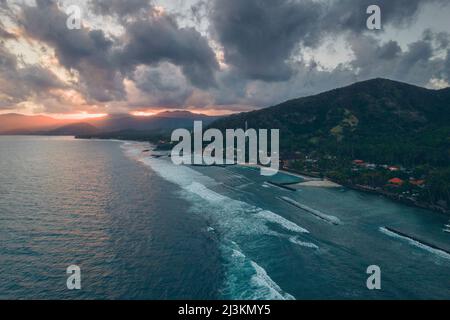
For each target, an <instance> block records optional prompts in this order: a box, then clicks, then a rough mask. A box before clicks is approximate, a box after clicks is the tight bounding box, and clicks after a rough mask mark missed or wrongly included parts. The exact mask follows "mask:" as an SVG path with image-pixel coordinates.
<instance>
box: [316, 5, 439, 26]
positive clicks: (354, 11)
mask: <svg viewBox="0 0 450 320" xmlns="http://www.w3.org/2000/svg"><path fill="white" fill-rule="evenodd" d="M427 2H428V3H431V2H442V3H443V2H444V0H428V1H424V0H339V1H333V3H332V5H331V6H330V7H328V10H327V12H326V14H325V16H324V19H322V27H323V28H324V29H326V30H327V31H333V30H334V31H336V32H341V31H342V30H351V31H353V32H356V33H362V32H365V31H366V30H367V28H366V20H367V13H366V10H367V8H368V7H369V6H370V5H378V6H379V7H380V9H381V14H382V19H383V24H385V25H386V24H392V25H396V26H402V25H405V24H407V23H409V22H411V20H412V19H414V17H415V16H416V14H417V13H418V12H419V10H420V8H421V6H422V5H423V4H425V3H427Z"/></svg>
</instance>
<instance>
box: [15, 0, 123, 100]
mask: <svg viewBox="0 0 450 320" xmlns="http://www.w3.org/2000/svg"><path fill="white" fill-rule="evenodd" d="M36 4H37V5H36V6H35V7H33V6H24V7H23V8H22V16H21V21H20V23H21V25H22V27H23V28H24V30H25V31H26V33H27V35H28V36H29V37H32V38H34V39H37V40H40V41H42V42H44V43H47V44H48V45H50V46H51V47H53V48H54V49H55V52H56V55H57V57H58V60H59V61H60V63H61V64H62V65H63V66H64V67H66V68H67V69H69V70H71V69H73V70H76V71H78V72H79V75H80V79H81V83H80V86H81V87H82V89H83V90H84V91H85V92H86V94H87V96H88V98H90V99H94V100H97V101H110V100H120V99H123V98H124V96H125V91H124V88H123V84H122V81H121V80H120V75H119V74H118V73H117V72H116V71H115V69H114V68H113V66H112V65H111V54H110V50H111V48H112V45H113V42H112V40H110V39H108V38H107V37H106V36H105V34H104V33H103V31H100V30H91V31H89V30H87V29H85V28H83V29H81V30H70V29H68V28H67V26H66V21H67V15H66V14H65V13H63V12H62V11H60V10H59V9H58V7H57V5H56V3H55V2H54V1H51V0H37V1H36Z"/></svg>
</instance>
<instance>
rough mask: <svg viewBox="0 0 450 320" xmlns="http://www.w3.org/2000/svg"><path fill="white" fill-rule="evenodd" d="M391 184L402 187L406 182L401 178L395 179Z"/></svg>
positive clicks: (390, 181)
mask: <svg viewBox="0 0 450 320" xmlns="http://www.w3.org/2000/svg"><path fill="white" fill-rule="evenodd" d="M389 183H390V184H391V185H394V186H402V185H403V184H404V183H405V181H403V180H402V179H400V178H393V179H391V180H389Z"/></svg>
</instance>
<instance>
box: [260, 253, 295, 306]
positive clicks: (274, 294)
mask: <svg viewBox="0 0 450 320" xmlns="http://www.w3.org/2000/svg"><path fill="white" fill-rule="evenodd" d="M251 264H252V266H253V268H254V269H255V270H256V274H255V275H254V276H253V277H252V282H253V283H254V284H255V285H257V286H259V287H262V288H264V289H267V290H268V294H265V295H264V296H265V297H267V296H269V299H270V300H295V297H294V296H292V295H290V294H289V293H286V292H283V290H281V288H280V287H279V286H278V284H277V283H276V282H274V281H273V280H272V279H271V278H270V277H269V275H268V274H267V272H266V270H264V269H263V268H262V267H261V266H260V265H258V264H257V263H256V262H254V261H252V262H251Z"/></svg>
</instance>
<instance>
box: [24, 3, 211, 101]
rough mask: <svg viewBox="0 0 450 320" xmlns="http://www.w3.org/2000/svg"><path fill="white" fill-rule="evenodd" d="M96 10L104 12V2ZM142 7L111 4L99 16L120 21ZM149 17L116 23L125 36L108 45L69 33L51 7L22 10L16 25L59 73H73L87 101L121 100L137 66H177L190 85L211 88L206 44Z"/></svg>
mask: <svg viewBox="0 0 450 320" xmlns="http://www.w3.org/2000/svg"><path fill="white" fill-rule="evenodd" d="M108 4H109V2H108ZM98 5H99V7H98V8H103V6H106V2H100V3H99V4H98ZM147 6H149V4H148V2H147V1H132V2H131V3H130V2H122V1H113V2H112V3H111V4H110V6H109V7H107V8H108V9H107V10H106V9H105V10H103V11H102V12H103V13H105V14H107V13H110V12H114V13H116V14H118V15H119V16H121V15H124V14H132V13H134V12H136V10H140V9H145V8H147ZM105 8H106V7H105ZM148 8H150V7H148ZM150 13H151V12H150ZM150 13H149V15H147V16H146V19H145V20H143V19H137V20H132V21H124V20H121V23H122V26H123V27H124V29H125V34H124V36H123V37H121V38H114V39H113V38H110V37H108V36H107V35H106V34H105V33H104V32H103V31H101V30H88V29H86V28H82V29H81V30H69V29H68V28H67V27H66V20H67V16H66V15H65V13H63V12H62V11H60V10H59V9H58V7H57V6H56V4H55V2H54V1H51V0H37V6H36V7H33V6H25V7H24V8H23V9H22V19H21V25H22V26H23V28H24V30H25V31H26V33H27V35H28V36H30V37H32V38H34V39H37V40H40V41H43V42H45V43H47V44H48V45H50V46H51V47H53V48H54V49H55V51H56V55H57V57H58V60H59V61H60V63H61V64H62V65H63V66H64V67H66V68H67V69H73V70H76V71H78V73H79V77H80V80H81V83H80V84H79V85H80V88H81V89H83V90H84V92H86V94H87V96H88V98H90V99H92V100H96V101H101V102H107V101H112V100H122V99H125V98H126V95H125V89H124V85H123V79H124V77H125V76H129V75H130V74H132V72H133V70H134V69H135V68H136V67H137V66H139V65H141V64H144V65H151V64H157V63H160V62H164V61H168V62H171V63H173V64H175V65H177V66H180V67H181V69H182V71H183V73H184V75H185V76H186V77H187V78H188V79H189V80H190V81H191V83H192V84H193V85H195V86H198V87H201V88H208V87H211V86H213V85H214V84H215V80H214V73H215V71H216V70H218V63H217V61H216V57H215V54H214V52H213V51H212V49H211V48H210V47H209V44H208V41H207V40H206V39H205V38H204V37H202V35H201V34H200V33H199V32H197V31H196V30H195V29H193V28H180V27H179V26H178V25H177V23H176V21H175V20H174V19H173V18H171V17H170V16H165V15H162V16H161V15H156V14H150Z"/></svg>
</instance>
